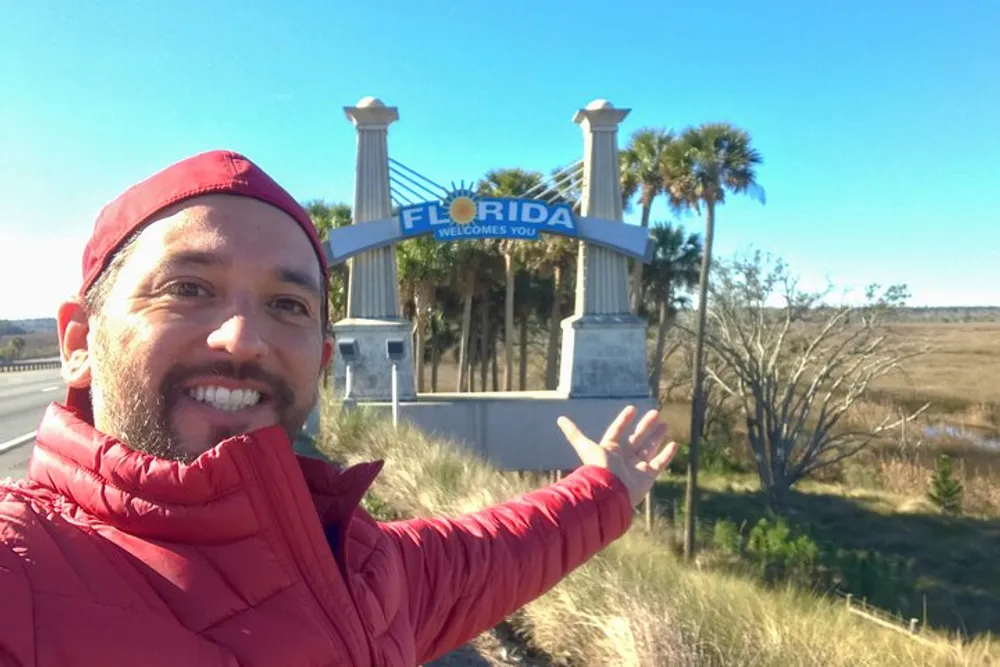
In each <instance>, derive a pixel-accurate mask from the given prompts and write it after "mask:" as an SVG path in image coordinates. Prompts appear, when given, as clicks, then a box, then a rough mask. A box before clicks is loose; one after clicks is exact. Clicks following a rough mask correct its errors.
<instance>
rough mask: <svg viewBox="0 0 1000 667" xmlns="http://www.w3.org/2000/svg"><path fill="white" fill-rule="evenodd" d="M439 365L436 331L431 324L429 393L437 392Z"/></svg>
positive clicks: (439, 355) (439, 352) (439, 351)
mask: <svg viewBox="0 0 1000 667" xmlns="http://www.w3.org/2000/svg"><path fill="white" fill-rule="evenodd" d="M440 365H441V349H440V347H439V344H438V338H437V331H436V327H435V326H434V323H433V321H432V322H431V391H432V392H434V393H437V390H438V367H439V366H440Z"/></svg>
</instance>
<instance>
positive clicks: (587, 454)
mask: <svg viewBox="0 0 1000 667" xmlns="http://www.w3.org/2000/svg"><path fill="white" fill-rule="evenodd" d="M556 423H557V424H558V425H559V428H560V429H562V432H563V435H565V436H566V439H567V440H569V444H570V445H572V447H573V449H574V450H576V455H577V456H579V457H580V460H581V461H582V462H583V463H585V464H586V463H590V462H592V459H593V458H594V457H593V454H594V451H593V450H594V447H596V446H597V445H596V444H594V443H593V442H591V440H590V438H588V437H587V436H585V435H584V434H583V431H581V430H580V428H579V427H578V426H577V425H576V424H574V423H573V421H572V420H571V419H570V418H568V417H560V418H559V419H557V420H556Z"/></svg>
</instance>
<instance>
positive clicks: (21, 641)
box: [0, 486, 35, 667]
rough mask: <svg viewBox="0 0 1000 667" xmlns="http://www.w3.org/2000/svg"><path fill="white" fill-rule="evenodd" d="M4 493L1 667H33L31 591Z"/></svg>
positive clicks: (0, 507)
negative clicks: (16, 549)
mask: <svg viewBox="0 0 1000 667" xmlns="http://www.w3.org/2000/svg"><path fill="white" fill-rule="evenodd" d="M3 492H4V489H3V487H2V486H0V667H34V664H35V648H34V644H35V635H34V624H33V621H32V618H33V615H34V612H33V609H32V606H33V605H32V596H31V588H30V586H29V585H28V577H27V573H26V572H25V571H24V562H23V561H22V560H21V558H20V557H19V556H18V555H17V554H16V553H15V552H14V550H13V548H12V546H11V541H12V539H13V538H14V537H15V536H16V532H15V531H16V528H15V524H14V523H13V522H12V521H10V517H9V512H7V511H6V510H7V509H8V506H7V503H5V502H4V500H3Z"/></svg>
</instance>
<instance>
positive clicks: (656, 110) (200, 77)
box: [0, 0, 1000, 317]
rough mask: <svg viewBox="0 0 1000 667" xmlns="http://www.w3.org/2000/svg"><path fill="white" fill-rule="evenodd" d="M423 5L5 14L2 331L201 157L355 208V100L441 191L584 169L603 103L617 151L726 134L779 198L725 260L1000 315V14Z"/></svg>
mask: <svg viewBox="0 0 1000 667" xmlns="http://www.w3.org/2000/svg"><path fill="white" fill-rule="evenodd" d="M420 6H421V7H422V8H421V9H416V8H415V7H416V3H403V2H398V3H391V2H378V1H376V0H365V1H364V2H353V3H342V2H336V3H335V2H319V1H316V2H306V1H298V2H295V1H290V2H261V1H257V2H252V3H251V2H247V3H235V4H234V3H231V2H228V3H223V2H194V1H190V2H180V1H175V2H169V3H168V2H164V3H153V2H148V3H140V2H125V1H124V0H123V1H120V2H109V1H97V0H95V1H90V2H86V3H77V2H68V1H64V2H52V1H47V0H32V1H31V2H21V3H15V2H5V3H0V284H2V285H3V289H2V290H0V317H29V316H30V317H42V316H50V315H54V313H55V308H56V306H57V304H58V302H59V300H60V299H61V298H62V297H64V296H66V295H67V294H69V293H71V292H72V291H73V290H74V288H75V285H76V283H77V282H78V281H79V256H80V251H81V249H82V244H83V242H84V241H85V239H86V236H87V234H88V232H89V230H90V228H91V225H92V223H93V219H94V217H95V216H96V214H97V213H98V211H99V210H100V208H101V207H102V206H103V205H104V204H105V203H106V202H108V201H109V200H111V199H113V198H114V197H115V196H117V194H118V193H119V192H121V191H122V190H123V189H125V188H126V187H128V185H130V184H131V183H133V182H135V181H137V180H140V179H142V178H144V177H146V176H148V175H149V174H151V173H153V172H154V171H156V170H158V169H160V168H162V167H164V166H166V165H167V164H170V163H171V162H173V161H175V160H177V159H180V158H183V157H186V156H188V155H190V154H193V153H196V152H200V151H203V150H208V149H212V148H220V147H225V148H233V149H236V150H239V151H242V152H244V153H245V154H247V155H248V156H249V157H251V158H252V159H254V160H255V161H257V162H258V163H259V164H261V165H262V166H263V167H264V168H265V169H267V170H268V171H269V172H270V173H271V174H272V175H273V176H275V177H276V178H277V179H278V180H279V181H280V182H281V183H283V184H284V185H285V186H286V187H287V188H288V189H289V190H290V191H291V192H292V193H293V194H294V195H295V196H297V197H298V198H299V199H301V200H306V199H311V198H315V197H322V198H326V199H330V200H344V201H348V202H349V201H351V199H352V191H353V167H354V141H355V135H354V130H353V128H352V127H351V125H350V124H349V122H348V121H347V119H346V118H345V117H344V114H343V110H342V108H343V107H344V106H348V105H352V104H354V103H356V102H357V101H358V100H359V99H360V98H361V97H363V96H366V95H376V96H378V97H380V98H381V99H383V100H384V101H385V102H386V104H389V105H394V106H397V107H398V108H399V113H400V121H399V122H397V123H396V124H394V125H393V126H392V127H391V128H390V133H389V151H390V155H391V156H392V157H394V158H396V159H398V160H400V161H402V162H404V163H405V164H407V165H409V166H411V167H414V168H416V169H418V170H420V171H421V172H423V173H425V174H427V175H428V176H430V177H432V178H434V179H436V180H438V181H446V182H447V181H452V180H454V181H456V182H457V181H459V180H462V179H466V180H471V179H475V178H477V177H478V176H480V175H481V174H482V173H483V172H484V171H485V170H487V169H489V168H494V167H508V166H522V167H526V168H531V169H538V170H544V171H546V172H547V171H548V170H549V169H551V168H552V167H554V166H556V165H559V164H563V163H565V162H567V161H568V160H572V159H576V158H578V157H579V156H580V155H581V152H582V136H581V133H580V130H579V128H578V127H577V126H576V125H574V124H573V123H572V122H571V119H572V116H573V113H574V112H575V111H576V110H577V109H578V108H580V107H582V106H584V105H586V104H587V103H588V102H589V101H591V100H592V99H595V98H599V97H602V98H607V99H609V100H611V101H612V102H613V103H614V104H615V105H616V106H619V107H628V108H631V109H632V112H631V114H630V115H629V116H628V118H626V120H625V122H624V123H623V125H622V128H621V137H620V139H621V143H624V142H625V141H626V140H627V138H628V136H629V135H630V134H631V133H632V132H633V131H634V130H635V129H637V128H639V127H642V126H662V127H672V128H683V127H684V126H686V125H689V124H697V123H701V122H705V121H716V120H722V121H729V122H732V123H735V124H737V125H739V126H741V127H743V128H745V129H746V130H748V131H749V132H750V133H751V134H752V136H753V139H754V143H755V145H756V146H757V148H758V149H759V150H760V151H761V153H762V154H763V156H764V159H765V162H764V164H763V165H762V166H761V168H760V170H759V180H760V183H761V185H763V187H764V188H765V190H766V191H767V203H766V205H763V206H762V205H760V204H758V203H756V202H753V201H751V200H739V199H733V200H731V201H730V202H729V203H727V204H726V206H725V207H724V208H722V209H721V210H720V211H719V215H718V228H717V235H716V239H717V245H716V249H717V252H718V253H719V254H721V255H725V254H729V253H732V252H735V251H739V250H742V249H746V248H748V247H749V246H751V245H753V246H756V247H759V248H762V249H765V250H769V251H772V252H775V253H777V254H779V255H781V256H782V257H784V258H785V259H786V260H787V261H788V262H789V263H790V265H791V268H792V269H793V270H794V271H796V272H797V273H799V274H801V276H802V277H803V281H804V284H806V285H818V284H819V283H820V282H821V281H822V280H823V279H824V278H826V277H829V278H830V279H832V280H834V281H835V282H836V284H837V285H838V286H840V287H851V286H854V287H860V286H862V285H864V284H866V283H868V282H881V283H883V284H890V283H896V282H906V283H908V284H909V286H910V289H911V292H912V293H913V300H912V303H914V304H918V305H920V304H926V305H1000V261H997V257H998V253H1000V230H998V224H997V223H998V222H1000V221H998V213H997V211H998V210H1000V162H998V157H1000V133H998V131H997V122H998V119H1000V40H997V39H996V35H997V34H1000V3H998V2H996V0H960V1H958V2H945V1H944V0H940V1H938V2H902V1H896V0H878V1H877V2H863V1H862V0H855V1H850V2H848V1H833V2H822V3H818V2H790V1H787V2H767V1H759V2H737V1H732V2H699V3H660V2H624V1H621V2H616V3H610V2H603V3H598V2H585V1H582V0H581V1H574V2H571V3H562V2H560V3H556V2H549V3H540V2H537V1H536V2H520V1H510V2H505V3H501V4H497V3H480V2H472V3H470V2H444V1H441V2H428V3H420ZM668 217H669V216H668V214H667V212H666V211H665V210H664V209H663V208H661V207H658V208H657V209H655V210H654V219H657V218H664V219H666V218H668ZM637 218H638V211H635V212H634V213H633V214H631V215H629V216H627V219H629V220H632V221H634V220H636V219H637ZM681 222H682V223H683V224H684V225H685V227H688V228H691V229H700V227H701V221H700V220H698V219H696V218H694V217H688V218H684V219H682V220H681ZM26 275H31V276H33V278H32V279H31V280H27V279H26Z"/></svg>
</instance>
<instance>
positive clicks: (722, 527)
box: [712, 519, 743, 556]
mask: <svg viewBox="0 0 1000 667" xmlns="http://www.w3.org/2000/svg"><path fill="white" fill-rule="evenodd" d="M712 546H713V547H714V548H715V550H716V551H718V552H719V553H722V554H725V555H727V556H742V555H743V533H741V532H740V529H739V528H738V527H737V526H736V524H735V523H733V522H732V521H728V520H726V519H723V520H721V521H716V522H715V525H714V526H713V527H712Z"/></svg>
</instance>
